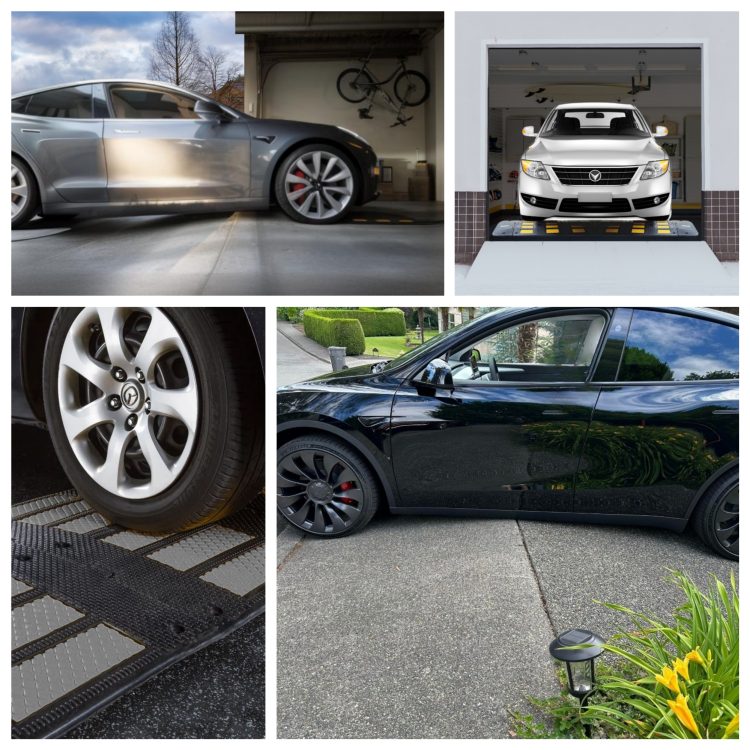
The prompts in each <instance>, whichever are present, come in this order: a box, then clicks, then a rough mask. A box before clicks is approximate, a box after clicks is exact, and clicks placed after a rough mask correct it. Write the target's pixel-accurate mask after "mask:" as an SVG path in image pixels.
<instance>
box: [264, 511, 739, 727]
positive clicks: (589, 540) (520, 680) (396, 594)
mask: <svg viewBox="0 0 750 750" xmlns="http://www.w3.org/2000/svg"><path fill="white" fill-rule="evenodd" d="M278 545H279V546H278V553H279V568H278V651H277V653H278V703H277V705H278V736H279V737H282V738H308V737H325V738H329V737H346V738H354V737H364V738H374V737H404V738H414V737H430V738H437V737H453V738H459V737H460V738H464V737H466V738H470V737H471V738H473V737H485V738H489V737H495V738H502V737H506V736H508V729H509V711H510V710H512V709H522V710H527V709H528V708H529V707H528V705H527V704H526V703H525V701H524V696H527V695H534V696H550V695H552V694H555V693H557V692H558V691H559V686H558V684H557V682H556V679H555V673H554V667H553V663H552V661H551V659H550V658H549V656H548V653H547V646H548V645H549V642H550V641H551V640H552V638H553V637H554V635H555V634H556V633H559V632H561V631H563V630H565V629H567V628H569V627H573V626H579V627H586V628H590V629H592V630H594V631H596V632H599V633H600V634H602V635H603V636H609V635H610V634H612V633H613V632H614V631H615V630H616V629H621V628H623V627H627V626H628V621H627V619H626V618H624V617H623V616H622V615H619V614H617V613H614V612H611V611H609V610H607V609H605V608H604V607H602V606H600V605H598V604H595V603H594V601H593V600H594V599H600V600H605V601H615V602H617V603H621V604H625V605H628V606H630V607H633V608H635V609H636V610H640V609H643V610H646V611H648V612H651V613H654V614H658V615H667V614H669V613H670V612H671V611H672V608H673V607H674V606H675V605H676V604H677V603H678V601H679V597H678V595H677V591H676V589H675V588H674V587H673V586H671V585H669V584H667V583H666V582H665V580H664V579H665V576H666V574H667V571H666V568H667V567H670V568H675V569H679V570H682V571H684V572H685V573H688V574H690V575H691V576H693V577H694V578H695V580H696V581H699V582H701V583H705V582H707V580H708V576H709V574H710V573H715V574H716V575H718V576H719V577H720V578H722V579H723V580H724V581H728V579H729V575H730V572H731V571H734V572H735V574H736V573H737V571H738V566H737V565H736V564H734V563H731V562H729V561H727V560H724V559H722V558H719V557H716V556H715V555H713V554H712V553H711V552H709V551H708V550H707V549H706V548H704V547H703V546H702V545H701V543H700V542H699V541H698V540H697V539H696V538H694V537H693V536H692V535H689V534H685V535H678V534H674V533H669V532H666V531H661V530H658V531H657V530H650V529H636V528H618V527H606V526H589V525H574V524H554V523H543V522H516V521H510V520H489V519H488V520H485V519H446V518H418V517H412V518H410V517H403V516H401V517H399V516H393V517H391V516H382V517H379V518H375V519H374V520H373V522H372V523H371V524H370V525H369V526H368V527H366V528H365V529H364V531H363V532H361V533H359V534H355V535H353V536H350V537H344V538H343V539H333V540H320V539H315V538H312V537H306V536H303V535H302V534H300V533H299V532H297V531H295V530H293V529H292V528H291V527H289V526H287V527H286V528H285V530H284V531H283V532H282V533H281V534H280V535H279V537H278ZM604 658H606V657H604Z"/></svg>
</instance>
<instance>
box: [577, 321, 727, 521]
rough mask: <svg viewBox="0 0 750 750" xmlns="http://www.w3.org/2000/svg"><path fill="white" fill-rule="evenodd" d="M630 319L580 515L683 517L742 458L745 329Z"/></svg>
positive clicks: (600, 419)
mask: <svg viewBox="0 0 750 750" xmlns="http://www.w3.org/2000/svg"><path fill="white" fill-rule="evenodd" d="M628 312H630V313H632V320H631V321H627V324H626V323H625V322H624V325H625V328H626V330H628V335H627V343H626V345H625V347H624V351H623V353H622V362H621V364H620V366H619V368H618V370H617V373H616V377H615V376H614V375H613V376H612V377H611V378H609V379H606V378H602V379H601V382H600V385H601V393H600V396H599V399H598V401H597V404H596V408H595V410H594V414H593V418H592V422H591V427H590V429H589V432H588V435H587V437H586V441H585V445H584V447H583V452H582V455H581V465H580V468H579V471H578V477H577V481H576V496H575V509H576V511H578V512H581V513H596V514H607V515H612V516H628V515H633V514H637V515H653V516H660V517H662V518H675V519H683V518H685V517H686V515H687V514H688V511H689V510H690V508H691V505H692V502H693V499H694V498H695V496H696V492H697V490H698V489H700V488H701V486H703V484H704V483H705V482H707V481H708V480H709V479H710V478H711V477H712V476H713V475H714V474H715V473H716V472H717V471H719V470H720V469H721V468H722V466H724V465H726V464H728V463H731V462H733V461H737V460H738V451H739V436H738V429H739V417H738V413H739V412H738V406H739V401H738V399H739V380H738V377H739V348H738V342H739V331H738V329H737V328H736V327H734V326H732V325H729V324H725V323H722V322H717V321H713V320H707V319H704V318H701V317H698V316H696V315H695V314H691V313H689V312H684V313H681V312H678V311H666V310H647V309H636V310H632V311H628ZM622 314H624V311H623V313H622Z"/></svg>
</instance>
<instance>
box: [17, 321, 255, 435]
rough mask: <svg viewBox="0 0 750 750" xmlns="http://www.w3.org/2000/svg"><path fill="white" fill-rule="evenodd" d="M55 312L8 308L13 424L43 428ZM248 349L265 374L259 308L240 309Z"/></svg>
mask: <svg viewBox="0 0 750 750" xmlns="http://www.w3.org/2000/svg"><path fill="white" fill-rule="evenodd" d="M56 310H57V308H54V307H13V308H11V419H12V420H13V421H14V422H19V423H26V424H33V425H37V426H39V427H44V426H45V425H46V418H45V415H44V404H43V402H42V363H43V357H44V346H45V344H46V341H47V334H48V332H49V328H50V326H51V324H52V320H53V318H54V315H55V312H56ZM241 312H242V320H244V322H245V324H246V327H247V333H248V345H250V346H253V345H254V348H255V353H256V354H257V356H258V360H259V361H260V363H261V367H263V369H264V370H265V356H266V345H265V339H266V328H265V310H264V308H260V307H246V308H242V309H241Z"/></svg>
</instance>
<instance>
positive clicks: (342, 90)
mask: <svg viewBox="0 0 750 750" xmlns="http://www.w3.org/2000/svg"><path fill="white" fill-rule="evenodd" d="M336 88H337V89H338V92H339V96H340V97H341V98H342V99H346V101H348V102H351V103H352V104H359V102H363V101H364V100H365V99H367V97H368V96H370V94H371V93H372V92H373V91H374V90H375V88H376V86H375V82H374V81H373V80H372V77H371V76H370V74H369V73H368V72H367V71H366V70H362V69H361V68H347V69H346V70H342V71H341V73H339V77H338V79H337V81H336Z"/></svg>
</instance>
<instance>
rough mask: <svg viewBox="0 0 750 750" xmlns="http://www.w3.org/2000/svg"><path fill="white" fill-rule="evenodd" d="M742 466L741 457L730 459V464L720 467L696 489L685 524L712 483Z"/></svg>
mask: <svg viewBox="0 0 750 750" xmlns="http://www.w3.org/2000/svg"><path fill="white" fill-rule="evenodd" d="M739 466H740V459H739V458H735V459H734V461H730V462H729V463H728V464H725V465H724V466H722V467H721V468H720V469H718V470H717V471H715V472H714V473H713V474H712V475H711V476H710V477H709V478H708V479H707V480H706V481H705V482H704V483H703V484H702V485H701V486H700V487H699V489H698V490H697V491H696V493H695V497H694V498H693V500H692V502H691V503H690V506H689V508H688V512H687V514H686V515H685V518H684V521H685V525H687V523H688V522H689V521H690V517H691V516H692V515H693V511H694V510H695V507H696V506H697V505H698V503H699V502H700V500H701V498H702V497H703V495H704V494H705V493H706V492H707V490H708V489H709V488H710V487H711V485H713V484H715V483H716V482H717V481H718V480H719V479H721V478H722V477H723V476H725V475H726V474H729V473H730V472H732V471H735V470H737V469H738V468H739Z"/></svg>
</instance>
